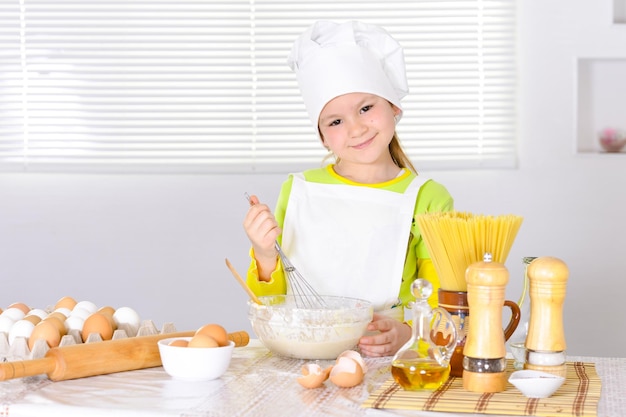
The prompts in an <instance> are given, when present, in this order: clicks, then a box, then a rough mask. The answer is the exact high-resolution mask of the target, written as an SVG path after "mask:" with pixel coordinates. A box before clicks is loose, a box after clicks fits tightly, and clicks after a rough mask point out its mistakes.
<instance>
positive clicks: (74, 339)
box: [0, 320, 177, 362]
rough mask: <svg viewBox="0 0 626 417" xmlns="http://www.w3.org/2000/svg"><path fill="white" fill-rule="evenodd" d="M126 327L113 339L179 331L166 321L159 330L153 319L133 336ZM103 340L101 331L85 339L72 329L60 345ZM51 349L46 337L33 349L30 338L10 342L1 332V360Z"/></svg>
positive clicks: (40, 354) (23, 357) (37, 356)
mask: <svg viewBox="0 0 626 417" xmlns="http://www.w3.org/2000/svg"><path fill="white" fill-rule="evenodd" d="M124 327H125V326H122V328H118V329H116V330H115V331H114V332H113V336H112V337H111V340H117V339H125V338H128V337H138V336H152V335H156V334H168V333H174V332H176V331H177V330H176V327H175V326H174V324H173V323H164V324H163V326H162V327H161V330H159V329H158V328H157V327H156V325H155V324H154V322H153V321H152V320H143V321H142V322H141V325H140V326H139V328H138V329H136V331H135V332H134V333H135V334H134V335H131V336H129V334H128V332H127V330H128V329H127V328H124ZM131 331H132V330H131ZM131 334H132V333H131ZM102 341H103V339H102V336H101V335H100V333H95V332H93V333H90V334H89V335H87V336H86V337H85V340H84V341H83V335H82V332H81V331H80V330H78V329H70V330H69V331H68V332H67V334H65V335H64V336H63V337H61V340H60V342H59V347H63V346H69V345H77V344H83V343H94V342H102ZM49 350H50V346H49V345H48V342H47V341H46V340H45V339H37V340H35V341H34V342H33V343H32V349H31V348H29V344H28V338H26V337H23V336H17V337H15V338H13V339H12V340H11V342H9V335H8V334H7V333H5V332H0V361H2V362H13V361H21V360H28V359H40V358H43V357H44V356H46V353H48V351H49Z"/></svg>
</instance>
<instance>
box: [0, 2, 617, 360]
mask: <svg viewBox="0 0 626 417" xmlns="http://www.w3.org/2000/svg"><path fill="white" fill-rule="evenodd" d="M616 1H623V0H616ZM519 3H520V34H521V38H520V62H521V72H520V90H521V100H520V108H519V114H520V144H519V151H520V163H519V168H518V169H515V170H502V171H493V170H486V171H469V172H468V171H451V172H425V173H424V174H425V175H428V176H431V177H434V178H436V179H437V180H438V181H440V182H442V183H444V184H445V185H446V186H447V187H448V188H449V190H450V191H451V192H452V194H453V195H454V196H455V199H456V205H457V209H460V210H467V211H473V212H477V213H485V214H505V213H513V214H519V215H522V216H524V219H525V220H524V224H523V225H522V229H521V230H520V234H519V236H518V238H517V240H516V242H515V245H514V246H513V249H512V252H511V254H510V256H509V260H508V262H507V266H508V267H509V270H510V272H511V281H510V284H509V287H508V289H507V296H508V298H510V299H513V300H517V297H518V296H519V291H520V288H521V282H522V263H521V258H522V257H523V256H544V255H549V256H556V257H559V258H561V259H563V260H564V261H565V262H566V263H567V264H568V266H569V268H570V279H569V282H568V290H567V291H568V293H567V298H566V302H565V319H564V321H565V334H566V338H567V342H568V352H569V353H571V354H577V355H598V356H624V353H623V350H622V346H624V345H626V333H625V332H623V329H624V325H623V317H624V312H623V308H622V304H623V301H622V294H621V293H622V292H624V291H626V284H625V283H624V280H623V277H624V275H626V273H625V271H626V226H625V221H626V220H624V203H625V198H624V190H625V189H626V154H621V155H605V154H604V155H603V154H584V155H582V154H576V152H575V148H576V146H575V143H576V135H575V124H576V117H575V109H576V101H575V100H576V94H575V88H574V86H575V85H576V80H575V79H574V75H575V70H574V62H575V58H576V57H578V56H603V57H614V56H619V57H625V56H626V25H611V15H610V12H611V10H610V7H611V6H612V5H613V1H612V0H603V1H602V2H586V1H582V0H577V1H567V0H526V1H520V2H519ZM616 82H619V83H622V85H623V83H624V82H626V78H622V79H617V80H616ZM624 101H626V100H622V102H624ZM625 109H626V106H625ZM624 127H626V111H624ZM282 180H283V176H280V175H235V176H233V175H224V176H211V175H198V176H189V175H180V176H174V175H172V176H157V175H154V176H149V175H146V176H144V175H141V176H137V175H129V176H123V175H110V176H107V175H61V174H49V175H45V174H6V173H5V174H0V280H1V281H0V282H1V283H2V284H1V289H0V307H3V308H4V307H6V306H7V305H8V304H10V303H12V302H16V301H23V302H26V303H28V304H30V305H32V306H35V307H45V306H48V305H50V304H53V303H54V302H55V301H56V300H57V299H58V298H60V297H62V296H64V295H71V296H73V297H75V298H77V299H86V300H91V301H93V302H95V303H96V304H98V305H113V306H114V307H119V306H122V305H128V306H131V307H133V308H135V309H136V310H137V311H138V312H139V313H140V314H141V315H142V317H144V318H148V319H152V320H153V321H154V322H155V323H156V324H157V326H161V325H162V324H163V323H165V322H173V323H174V324H175V325H176V327H177V328H178V329H180V330H190V329H194V328H197V327H199V326H200V325H202V324H205V323H207V322H218V323H222V324H223V325H225V326H226V327H227V328H228V329H229V330H231V331H235V330H240V329H243V330H249V331H251V329H250V327H249V324H248V320H247V306H246V299H247V297H246V295H245V294H244V293H243V290H241V289H240V288H239V287H238V284H237V283H236V282H235V280H234V278H232V277H231V275H230V273H229V271H228V269H227V268H226V266H225V265H224V258H225V257H228V258H229V259H230V260H231V261H232V262H233V264H234V265H235V266H236V268H237V269H238V270H239V272H240V273H241V274H244V273H245V270H246V267H247V262H248V261H247V250H248V242H247V240H246V237H245V235H244V233H243V230H242V227H241V223H242V219H243V215H244V212H245V210H246V209H247V205H246V202H245V200H244V197H243V193H244V192H245V191H248V192H251V193H257V194H259V195H260V196H262V197H263V198H264V199H265V200H266V201H267V202H269V203H273V202H274V201H275V199H276V197H277V193H278V188H279V185H280V183H281V182H282Z"/></svg>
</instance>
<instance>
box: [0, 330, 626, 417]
mask: <svg viewBox="0 0 626 417" xmlns="http://www.w3.org/2000/svg"><path fill="white" fill-rule="evenodd" d="M390 359H391V358H382V359H370V358H368V359H367V360H366V362H367V364H368V366H369V371H368V373H367V375H366V379H365V381H364V383H363V384H361V385H359V386H357V387H354V388H350V389H345V388H344V389H342V388H337V387H335V386H334V385H333V384H332V383H330V382H326V385H325V386H324V387H323V388H319V389H312V390H307V389H304V388H302V387H301V386H300V385H299V384H298V383H297V382H296V378H297V377H298V376H299V375H300V368H301V366H302V364H304V363H306V362H307V361H299V360H292V359H284V358H280V357H276V356H274V355H272V354H271V353H269V352H268V351H267V349H265V348H264V347H263V346H262V345H261V344H260V343H259V342H258V341H256V340H252V341H251V342H250V344H249V345H248V346H246V347H241V348H236V349H235V352H234V355H233V359H232V362H231V365H230V367H229V369H228V371H227V372H226V373H225V374H224V375H223V376H222V377H221V378H219V379H217V380H214V381H207V382H186V381H180V380H176V379H173V378H171V377H170V376H168V375H167V374H166V373H165V372H164V371H163V368H161V367H157V368H150V369H143V370H139V371H130V372H120V373H116V374H110V375H101V376H95V377H89V378H82V379H76V380H69V381H57V382H52V381H50V380H49V379H48V378H47V377H46V376H45V375H42V376H37V377H27V378H22V379H15V380H9V381H4V382H0V416H7V417H24V416H28V417H30V416H52V417H56V416H59V417H61V416H62V417H72V416H81V417H84V416H95V417H98V416H107V417H109V416H129V417H131V416H132V417H136V416H139V417H141V416H164V417H165V416H189V417H192V416H206V417H222V416H224V417H231V416H255V417H263V416H268V417H270V416H271V417H279V416H289V417H295V416H306V417H316V416H320V417H321V416H324V417H326V416H330V417H332V416H337V417H340V416H341V417H343V416H413V417H415V416H430V417H437V416H440V417H443V416H450V415H451V414H447V413H432V412H418V411H412V412H401V411H397V412H396V411H382V410H374V409H363V408H361V404H362V403H363V402H364V401H365V400H366V399H367V398H368V396H369V394H370V393H371V392H373V391H374V390H375V389H376V387H378V386H379V385H380V384H382V383H383V382H384V381H385V380H386V379H387V378H388V377H389V369H388V365H389V362H390ZM568 360H572V361H583V362H593V363H595V364H596V370H597V372H598V374H599V375H600V377H601V379H602V397H601V400H600V404H599V407H598V416H600V417H614V416H622V415H626V358H592V357H568ZM331 363H332V362H331V361H321V364H322V365H323V366H326V365H329V364H331ZM463 416H465V417H468V416H470V415H469V414H464V415H463Z"/></svg>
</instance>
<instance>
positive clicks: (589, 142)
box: [575, 0, 626, 154]
mask: <svg viewBox="0 0 626 417" xmlns="http://www.w3.org/2000/svg"><path fill="white" fill-rule="evenodd" d="M620 1H622V2H624V1H626V0H620ZM575 80H576V81H575V82H576V152H577V153H605V152H604V150H603V149H602V148H601V147H600V143H599V142H598V133H599V132H600V131H601V130H603V129H605V128H614V129H620V130H622V131H625V132H626V57H619V58H583V57H581V58H578V59H577V61H576V78H575ZM620 154H626V149H625V150H622V152H620Z"/></svg>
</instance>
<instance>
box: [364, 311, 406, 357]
mask: <svg viewBox="0 0 626 417" xmlns="http://www.w3.org/2000/svg"><path fill="white" fill-rule="evenodd" d="M367 330H368V331H370V332H375V331H379V332H380V333H379V334H374V335H367V336H363V337H361V339H360V340H359V349H360V350H361V354H363V356H370V357H376V356H392V355H395V354H396V352H397V351H398V350H399V349H400V348H401V347H402V346H404V344H405V343H406V342H407V341H408V340H409V339H410V338H411V327H409V325H408V324H406V323H402V322H400V321H398V320H396V319H393V318H391V317H388V316H385V315H384V314H377V313H374V318H373V320H372V322H371V323H370V324H368V325H367Z"/></svg>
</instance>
